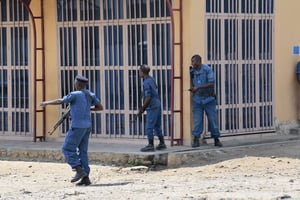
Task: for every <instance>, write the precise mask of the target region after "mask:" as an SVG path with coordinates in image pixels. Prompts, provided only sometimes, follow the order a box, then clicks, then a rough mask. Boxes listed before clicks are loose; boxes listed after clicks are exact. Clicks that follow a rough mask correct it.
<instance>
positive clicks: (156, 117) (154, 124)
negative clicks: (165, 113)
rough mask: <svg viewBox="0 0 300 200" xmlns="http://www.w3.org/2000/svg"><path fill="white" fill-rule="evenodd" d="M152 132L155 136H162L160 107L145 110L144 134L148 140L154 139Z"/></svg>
mask: <svg viewBox="0 0 300 200" xmlns="http://www.w3.org/2000/svg"><path fill="white" fill-rule="evenodd" d="M153 131H154V132H155V133H156V136H158V137H161V136H163V135H162V129H161V107H157V108H151V109H149V110H147V116H146V134H147V137H148V139H149V140H153V139H154V134H153Z"/></svg>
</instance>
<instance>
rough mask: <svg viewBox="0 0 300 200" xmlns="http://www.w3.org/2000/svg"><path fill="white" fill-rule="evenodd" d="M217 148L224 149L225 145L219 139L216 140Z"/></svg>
mask: <svg viewBox="0 0 300 200" xmlns="http://www.w3.org/2000/svg"><path fill="white" fill-rule="evenodd" d="M215 146H216V147H222V146H223V144H222V143H221V142H220V140H219V138H215Z"/></svg>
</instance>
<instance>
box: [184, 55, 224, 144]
mask: <svg viewBox="0 0 300 200" xmlns="http://www.w3.org/2000/svg"><path fill="white" fill-rule="evenodd" d="M191 65H192V66H191V67H190V76H191V84H192V87H191V89H190V91H191V92H192V94H193V97H192V98H193V101H192V109H193V118H194V127H193V131H192V135H193V142H192V147H199V146H200V143H199V138H200V135H201V134H202V132H203V119H204V118H203V117H204V112H205V113H206V116H207V119H208V127H209V131H210V133H211V137H212V138H214V145H215V146H217V147H222V146H223V145H222V143H221V142H220V140H219V137H220V131H219V125H218V113H217V109H216V95H215V92H214V83H215V78H214V73H213V71H212V69H211V68H210V67H209V66H208V65H205V64H202V58H201V56H200V55H194V56H193V57H192V58H191Z"/></svg>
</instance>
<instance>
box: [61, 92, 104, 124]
mask: <svg viewBox="0 0 300 200" xmlns="http://www.w3.org/2000/svg"><path fill="white" fill-rule="evenodd" d="M85 93H87V94H89V95H87V94H85ZM63 100H64V103H70V106H71V119H72V120H71V128H89V127H91V125H92V122H91V106H94V105H97V104H99V103H100V100H99V99H98V98H97V97H96V95H95V94H94V93H92V92H90V91H89V90H85V92H82V91H73V92H71V93H69V94H68V95H66V96H64V97H63Z"/></svg>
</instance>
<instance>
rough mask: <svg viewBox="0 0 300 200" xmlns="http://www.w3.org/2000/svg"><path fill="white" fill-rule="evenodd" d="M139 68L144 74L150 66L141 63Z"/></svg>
mask: <svg viewBox="0 0 300 200" xmlns="http://www.w3.org/2000/svg"><path fill="white" fill-rule="evenodd" d="M140 70H141V71H142V72H143V73H145V74H148V73H149V72H150V67H149V66H147V65H141V66H140Z"/></svg>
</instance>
